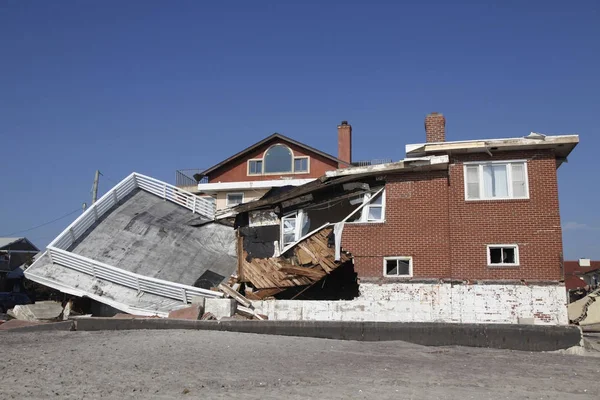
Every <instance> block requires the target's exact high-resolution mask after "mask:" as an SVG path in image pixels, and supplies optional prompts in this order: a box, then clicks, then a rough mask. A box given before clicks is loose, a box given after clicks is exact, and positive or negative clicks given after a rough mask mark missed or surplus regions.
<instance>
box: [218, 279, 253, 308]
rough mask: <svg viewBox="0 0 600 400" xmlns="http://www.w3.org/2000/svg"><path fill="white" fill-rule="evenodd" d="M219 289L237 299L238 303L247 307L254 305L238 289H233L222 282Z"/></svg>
mask: <svg viewBox="0 0 600 400" xmlns="http://www.w3.org/2000/svg"><path fill="white" fill-rule="evenodd" d="M219 290H220V291H222V292H223V293H225V294H226V295H227V296H229V297H231V298H233V299H235V301H237V302H238V303H240V304H241V305H243V306H245V307H251V306H252V303H251V302H250V301H249V300H248V299H247V298H245V297H244V296H242V295H241V294H240V293H239V292H237V291H236V290H233V289H232V288H230V287H229V286H227V285H224V284H222V283H221V284H219Z"/></svg>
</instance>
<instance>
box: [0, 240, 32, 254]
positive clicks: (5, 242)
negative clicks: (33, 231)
mask: <svg viewBox="0 0 600 400" xmlns="http://www.w3.org/2000/svg"><path fill="white" fill-rule="evenodd" d="M22 240H24V241H25V242H27V243H28V244H29V245H31V247H33V248H34V249H35V250H36V251H39V250H38V248H37V247H36V246H35V245H34V244H33V243H31V242H30V241H29V240H28V239H27V238H25V237H0V250H1V249H3V248H5V247H8V246H10V245H11V244H15V243H18V242H20V241H22Z"/></svg>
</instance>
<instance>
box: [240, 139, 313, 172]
mask: <svg viewBox="0 0 600 400" xmlns="http://www.w3.org/2000/svg"><path fill="white" fill-rule="evenodd" d="M309 172H310V158H309V157H307V156H299V157H294V153H293V152H292V150H291V149H290V148H289V147H287V146H285V145H283V144H275V145H273V146H271V147H269V148H268V149H267V151H265V155H264V157H263V158H257V159H252V160H248V175H277V174H307V173H309Z"/></svg>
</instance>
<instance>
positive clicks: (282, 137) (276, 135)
mask: <svg viewBox="0 0 600 400" xmlns="http://www.w3.org/2000/svg"><path fill="white" fill-rule="evenodd" d="M275 139H279V140H282V141H284V142H287V143H290V144H293V145H296V146H298V147H301V148H303V149H304V150H307V151H310V152H312V153H316V154H318V155H320V156H321V157H325V158H327V159H329V160H331V161H334V162H336V163H338V164H344V165H350V164H348V163H347V162H345V161H342V160H340V159H339V158H337V157H334V156H332V155H331V154H327V153H325V152H322V151H321V150H317V149H315V148H314V147H310V146H308V145H305V144H304V143H301V142H298V141H297V140H294V139H292V138H289V137H287V136H285V135H282V134H281V133H274V134H272V135H271V136H268V137H266V138H264V139H263V140H261V141H260V142H257V143H254V144H253V145H252V146H250V147H246V148H245V149H244V150H242V151H240V152H239V153H236V154H234V155H232V156H231V157H229V158H227V159H225V160H223V161H221V162H220V163H218V164H215V165H213V166H212V167H210V168H208V169H206V170H204V171H202V173H201V175H208V174H210V173H211V172H213V171H215V170H216V169H219V168H221V167H222V166H224V165H226V164H228V163H230V162H232V161H235V160H237V159H238V158H241V157H243V156H244V155H246V154H248V153H250V152H251V151H254V150H256V149H257V148H259V147H260V146H262V145H264V144H266V143H268V142H270V141H272V140H275Z"/></svg>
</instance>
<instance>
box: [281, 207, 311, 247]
mask: <svg viewBox="0 0 600 400" xmlns="http://www.w3.org/2000/svg"><path fill="white" fill-rule="evenodd" d="M309 228H310V218H308V215H307V214H306V213H305V212H304V210H298V211H295V212H293V213H290V214H287V215H284V216H283V218H281V249H282V250H283V249H284V248H285V247H286V246H287V245H289V244H292V243H295V242H297V241H298V240H300V238H301V237H302V236H304V235H306V234H307V233H308V229H309Z"/></svg>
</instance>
